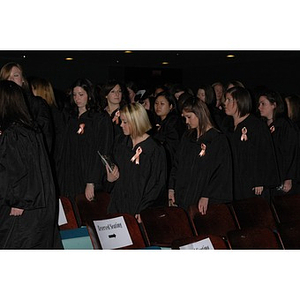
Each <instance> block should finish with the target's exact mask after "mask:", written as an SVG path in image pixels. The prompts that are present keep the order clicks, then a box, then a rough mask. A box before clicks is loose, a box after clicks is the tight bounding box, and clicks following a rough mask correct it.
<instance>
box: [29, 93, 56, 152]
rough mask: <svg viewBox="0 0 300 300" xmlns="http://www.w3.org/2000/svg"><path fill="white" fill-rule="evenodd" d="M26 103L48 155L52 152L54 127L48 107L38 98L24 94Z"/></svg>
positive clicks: (44, 101) (43, 100)
mask: <svg viewBox="0 0 300 300" xmlns="http://www.w3.org/2000/svg"><path fill="white" fill-rule="evenodd" d="M25 99H26V103H27V106H28V109H29V112H30V114H31V116H32V118H33V120H34V121H35V122H36V123H37V124H38V126H39V128H40V129H41V131H42V134H43V138H44V143H45V146H46V149H47V151H48V153H51V152H52V147H53V138H54V125H53V119H52V115H51V111H50V107H49V105H48V103H47V102H46V100H45V99H43V98H42V97H39V96H34V95H31V94H29V93H27V94H26V97H25Z"/></svg>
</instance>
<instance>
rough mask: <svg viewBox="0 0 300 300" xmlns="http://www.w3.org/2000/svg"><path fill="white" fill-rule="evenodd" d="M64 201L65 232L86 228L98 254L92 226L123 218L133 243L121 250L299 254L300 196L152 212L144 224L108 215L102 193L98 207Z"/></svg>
mask: <svg viewBox="0 0 300 300" xmlns="http://www.w3.org/2000/svg"><path fill="white" fill-rule="evenodd" d="M61 200H62V204H63V207H64V210H65V213H66V216H67V219H68V223H67V224H65V225H62V226H61V227H60V230H61V231H64V230H68V229H74V228H79V227H80V226H82V225H84V226H86V227H87V230H88V232H89V236H90V239H91V241H92V245H93V248H94V249H102V247H101V243H100V241H99V239H98V236H97V233H96V230H95V226H94V223H93V220H102V219H108V218H113V217H117V216H123V217H124V220H125V223H126V225H127V228H128V231H129V233H130V236H131V239H132V243H133V244H132V245H130V246H126V247H123V248H122V249H142V248H149V247H150V248H151V247H164V248H170V249H179V247H181V246H183V245H187V244H190V243H195V242H197V241H200V240H203V239H205V238H207V237H208V238H209V239H210V241H211V243H212V245H213V247H214V249H300V195H284V196H280V197H279V196H278V197H275V198H274V199H273V201H272V202H271V203H269V202H268V201H267V200H265V199H264V198H261V197H255V198H251V199H245V200H243V201H238V202H233V203H232V204H215V205H210V206H209V208H208V212H207V214H206V215H201V214H200V213H199V211H198V209H197V207H196V206H191V207H190V208H189V211H188V213H187V212H185V211H184V210H183V209H181V208H179V207H153V208H148V209H146V210H144V211H143V212H141V219H142V223H137V221H136V220H135V218H134V217H133V216H131V215H128V214H122V215H121V214H119V215H108V214H107V213H106V208H107V205H108V202H109V195H108V194H106V193H103V192H101V193H97V195H96V199H95V201H93V202H89V201H87V200H86V199H85V197H84V195H79V196H78V197H77V199H76V203H77V206H76V207H75V208H74V207H72V206H71V204H70V202H69V200H68V199H67V198H64V197H62V198H61ZM74 209H75V210H78V211H74ZM76 215H77V216H79V221H78V217H77V220H76Z"/></svg>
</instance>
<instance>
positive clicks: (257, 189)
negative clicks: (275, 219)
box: [253, 186, 264, 196]
mask: <svg viewBox="0 0 300 300" xmlns="http://www.w3.org/2000/svg"><path fill="white" fill-rule="evenodd" d="M253 190H254V194H255V195H258V196H260V195H261V194H262V192H263V190H264V187H263V186H256V187H254V188H253Z"/></svg>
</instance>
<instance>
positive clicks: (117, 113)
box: [112, 110, 120, 124]
mask: <svg viewBox="0 0 300 300" xmlns="http://www.w3.org/2000/svg"><path fill="white" fill-rule="evenodd" d="M119 117H120V111H119V110H118V111H116V113H115V116H114V117H113V119H112V121H113V122H116V124H119Z"/></svg>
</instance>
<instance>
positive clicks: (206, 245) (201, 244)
mask: <svg viewBox="0 0 300 300" xmlns="http://www.w3.org/2000/svg"><path fill="white" fill-rule="evenodd" d="M179 249H180V250H214V246H213V245H212V243H211V240H210V238H206V239H203V240H201V241H198V242H195V243H191V244H188V245H184V246H181V247H179Z"/></svg>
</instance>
